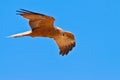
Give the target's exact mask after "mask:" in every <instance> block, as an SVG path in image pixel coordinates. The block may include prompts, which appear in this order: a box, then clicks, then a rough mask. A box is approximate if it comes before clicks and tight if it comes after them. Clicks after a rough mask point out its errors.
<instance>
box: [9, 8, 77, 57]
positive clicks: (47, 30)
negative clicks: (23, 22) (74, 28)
mask: <svg viewBox="0 0 120 80" xmlns="http://www.w3.org/2000/svg"><path fill="white" fill-rule="evenodd" d="M17 12H18V14H19V15H21V16H22V17H24V18H26V19H28V21H29V25H30V27H31V30H29V31H26V32H22V33H18V34H14V35H11V36H10V37H13V38H18V37H23V36H31V37H33V38H34V37H48V38H52V39H53V40H54V41H55V42H56V44H57V45H58V47H59V50H60V52H59V53H60V55H62V56H64V55H67V54H68V52H69V51H71V50H72V49H73V47H75V38H74V35H73V34H72V33H71V32H67V31H64V30H62V29H61V28H59V27H55V26H54V21H55V18H53V17H51V16H48V15H45V14H41V13H36V12H32V11H29V10H25V9H20V10H17Z"/></svg>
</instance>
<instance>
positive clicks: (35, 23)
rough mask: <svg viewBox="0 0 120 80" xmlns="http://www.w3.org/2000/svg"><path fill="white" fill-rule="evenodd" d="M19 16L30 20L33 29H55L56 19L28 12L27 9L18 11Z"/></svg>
mask: <svg viewBox="0 0 120 80" xmlns="http://www.w3.org/2000/svg"><path fill="white" fill-rule="evenodd" d="M17 12H18V14H19V15H21V16H23V17H24V18H26V19H28V20H29V24H30V26H31V28H32V29H35V28H38V27H41V26H42V27H53V23H54V21H55V19H54V18H53V17H51V16H47V15H44V14H40V13H36V12H32V11H28V10H25V9H20V10H17Z"/></svg>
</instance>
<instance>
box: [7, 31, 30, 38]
mask: <svg viewBox="0 0 120 80" xmlns="http://www.w3.org/2000/svg"><path fill="white" fill-rule="evenodd" d="M31 32H32V31H26V32H22V33H18V34H14V35H11V36H8V37H7V38H18V37H22V36H29V34H31Z"/></svg>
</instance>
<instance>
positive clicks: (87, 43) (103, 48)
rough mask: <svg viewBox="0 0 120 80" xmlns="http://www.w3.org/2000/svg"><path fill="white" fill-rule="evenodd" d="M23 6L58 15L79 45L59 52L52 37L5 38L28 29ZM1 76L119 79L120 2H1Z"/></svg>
mask: <svg viewBox="0 0 120 80" xmlns="http://www.w3.org/2000/svg"><path fill="white" fill-rule="evenodd" d="M20 8H23V9H28V10H31V11H35V12H39V13H44V14H47V15H50V16H53V17H54V18H56V21H55V25H56V26H59V27H61V28H62V29H64V30H67V31H70V32H72V33H74V35H75V38H76V47H75V48H74V49H73V50H72V51H71V52H70V53H69V54H68V55H67V56H64V57H62V56H60V55H59V49H58V47H57V46H56V44H55V42H54V41H53V40H52V39H48V38H41V37H40V38H31V37H22V38H17V39H14V38H6V36H9V35H12V34H15V33H19V32H24V31H27V30H29V29H30V28H29V25H28V22H27V20H26V19H24V18H22V17H21V16H19V15H16V10H18V9H20ZM0 14H1V15H0V24H1V31H0V41H1V44H0V80H120V0H1V1H0Z"/></svg>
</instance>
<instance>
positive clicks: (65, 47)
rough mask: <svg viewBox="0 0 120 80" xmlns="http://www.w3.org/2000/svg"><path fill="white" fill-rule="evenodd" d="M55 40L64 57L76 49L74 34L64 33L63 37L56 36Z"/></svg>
mask: <svg viewBox="0 0 120 80" xmlns="http://www.w3.org/2000/svg"><path fill="white" fill-rule="evenodd" d="M54 40H55V41H56V43H57V45H58V46H59V49H60V54H61V55H62V56H64V55H67V54H68V52H69V51H71V50H72V48H73V47H75V39H74V36H73V34H72V33H70V32H64V33H63V35H61V36H56V37H55V38H54Z"/></svg>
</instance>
